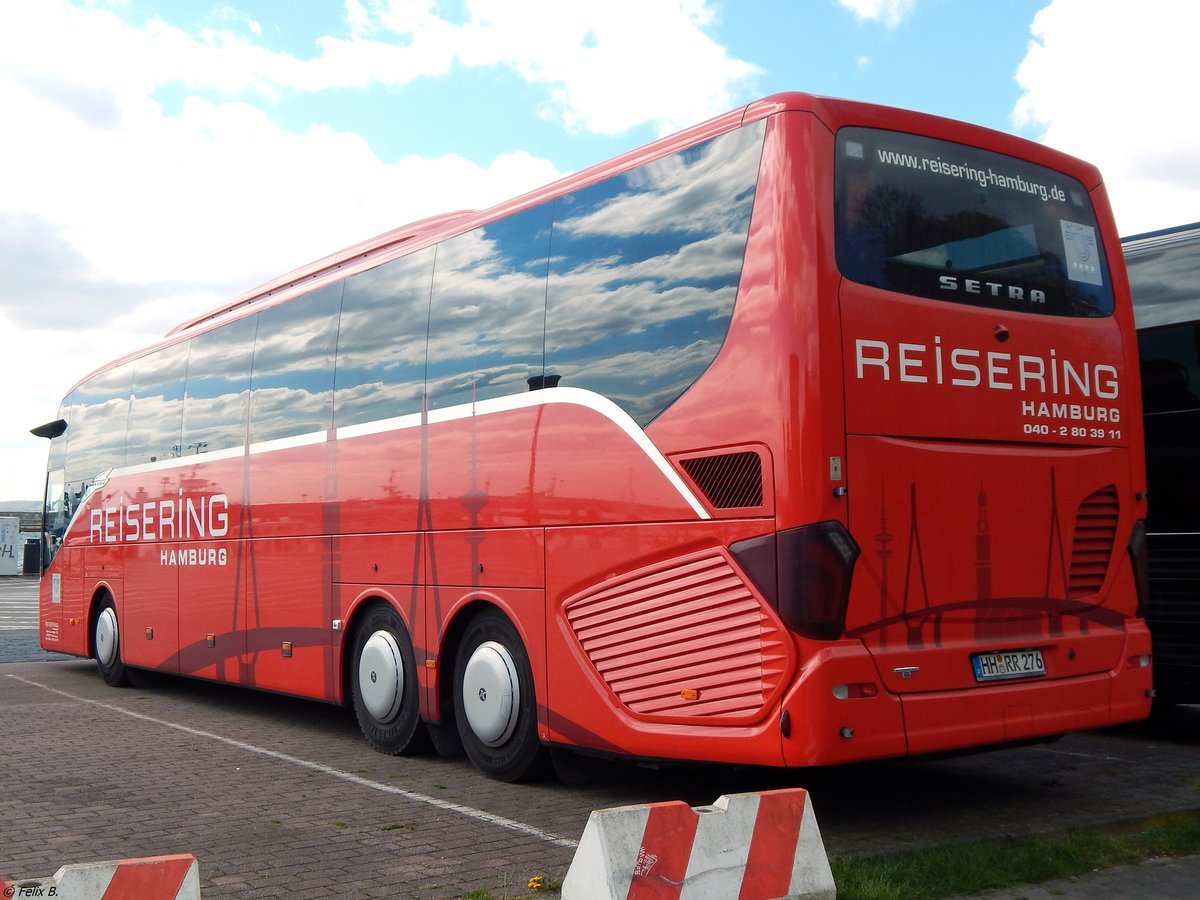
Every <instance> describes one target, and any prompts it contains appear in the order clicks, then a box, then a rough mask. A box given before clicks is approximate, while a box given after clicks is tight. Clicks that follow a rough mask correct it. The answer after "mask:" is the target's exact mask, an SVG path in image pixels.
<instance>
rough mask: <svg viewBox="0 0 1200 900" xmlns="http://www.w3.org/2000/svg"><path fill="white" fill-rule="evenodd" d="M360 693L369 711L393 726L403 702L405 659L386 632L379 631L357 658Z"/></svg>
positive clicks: (364, 646)
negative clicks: (392, 723) (392, 722)
mask: <svg viewBox="0 0 1200 900" xmlns="http://www.w3.org/2000/svg"><path fill="white" fill-rule="evenodd" d="M358 689H359V691H361V692H362V698H363V703H364V704H365V705H366V707H367V710H368V711H369V712H370V713H371V715H373V716H374V717H375V718H376V719H378V720H379V721H381V722H390V721H391V720H392V719H393V718H395V716H396V713H398V712H399V711H400V704H401V703H403V702H404V657H403V656H401V655H400V645H399V644H397V643H396V639H395V638H394V637H393V636H392V635H391V633H389V632H387V631H377V632H375V633H374V634H373V635H371V636H370V637H369V638H367V642H366V643H365V644H364V645H363V649H362V654H361V655H360V656H359V657H358Z"/></svg>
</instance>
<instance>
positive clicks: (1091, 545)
mask: <svg viewBox="0 0 1200 900" xmlns="http://www.w3.org/2000/svg"><path fill="white" fill-rule="evenodd" d="M1120 511H1121V509H1120V502H1119V501H1118V500H1117V488H1116V486H1115V485H1111V484H1110V485H1108V486H1107V487H1103V488H1101V489H1100V490H1098V491H1096V492H1095V493H1094V494H1091V495H1090V496H1088V497H1085V498H1084V499H1083V502H1082V503H1080V504H1079V512H1078V513H1077V514H1076V516H1075V541H1074V543H1073V544H1072V545H1071V574H1070V579H1069V583H1068V589H1067V593H1068V596H1069V598H1070V599H1072V600H1076V599H1078V598H1080V597H1088V596H1090V595H1092V594H1095V593H1098V592H1099V590H1100V587H1101V586H1102V585H1103V584H1104V576H1105V575H1106V574H1107V573H1108V564H1109V561H1110V560H1111V559H1112V553H1113V545H1114V544H1115V543H1116V539H1117V517H1118V515H1119V514H1120Z"/></svg>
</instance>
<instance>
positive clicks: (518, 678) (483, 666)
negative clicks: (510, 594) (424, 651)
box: [454, 609, 549, 781]
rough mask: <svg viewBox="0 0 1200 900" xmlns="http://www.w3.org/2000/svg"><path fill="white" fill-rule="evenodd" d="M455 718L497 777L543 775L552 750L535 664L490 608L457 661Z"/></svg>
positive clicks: (481, 764)
mask: <svg viewBox="0 0 1200 900" xmlns="http://www.w3.org/2000/svg"><path fill="white" fill-rule="evenodd" d="M454 718H455V721H456V722H457V724H458V733H459V736H460V737H461V738H462V743H463V749H464V750H466V751H467V756H468V757H470V759H471V762H472V763H474V764H475V767H476V768H478V769H479V770H480V771H481V772H483V773H484V774H485V775H487V776H488V777H489V778H494V779H496V780H497V781H522V780H529V779H531V778H534V777H538V776H540V775H542V774H543V773H544V772H545V770H546V768H547V763H548V760H549V755H548V753H547V752H546V750H545V748H544V747H542V745H541V742H540V741H539V740H538V724H537V697H536V696H535V694H534V690H533V669H532V668H531V667H530V665H529V654H528V653H526V652H525V645H524V644H522V643H521V638H520V635H518V634H517V629H516V628H515V627H514V626H513V624H512V622H510V621H509V620H508V619H507V618H506V617H505V616H504V614H503V613H501V612H500V611H499V610H496V609H487V610H484V611H483V612H481V613H479V614H478V615H477V616H475V618H474V619H472V620H471V622H470V623H469V624H468V625H467V628H466V631H465V632H464V633H463V637H462V642H461V643H460V644H459V647H458V652H457V654H456V657H455V662H454Z"/></svg>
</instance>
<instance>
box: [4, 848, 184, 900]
mask: <svg viewBox="0 0 1200 900" xmlns="http://www.w3.org/2000/svg"><path fill="white" fill-rule="evenodd" d="M0 885H3V886H4V889H5V897H9V896H11V897H54V898H55V900H200V867H199V865H198V864H197V863H196V857H194V856H192V855H191V854H190V853H179V854H174V855H171V856H148V857H143V858H141V859H118V860H110V861H107V862H93V863H75V864H72V865H69V866H63V867H62V868H61V869H59V870H58V871H57V872H55V873H54V875H53V876H52V877H51V878H44V879H34V880H26V881H9V882H8V883H7V884H4V883H3V880H0ZM10 891H11V893H9V892H10Z"/></svg>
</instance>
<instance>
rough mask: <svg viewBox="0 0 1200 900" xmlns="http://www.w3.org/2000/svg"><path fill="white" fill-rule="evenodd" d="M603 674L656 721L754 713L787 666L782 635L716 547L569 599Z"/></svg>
mask: <svg viewBox="0 0 1200 900" xmlns="http://www.w3.org/2000/svg"><path fill="white" fill-rule="evenodd" d="M563 610H564V612H565V614H566V619H567V623H568V625H569V626H570V629H571V631H572V633H573V634H574V636H575V639H576V640H577V641H578V642H579V646H580V648H581V649H582V650H583V653H584V654H585V655H586V656H587V658H588V660H589V661H590V662H591V664H592V666H593V667H594V668H595V670H596V673H597V674H598V675H599V676H600V678H601V679H602V680H603V681H604V683H605V684H607V685H608V687H609V689H610V690H611V691H612V692H613V694H614V695H615V696H616V698H617V700H618V701H619V702H620V703H621V704H622V705H623V706H625V707H626V709H628V710H630V711H631V712H634V713H636V714H638V715H641V716H643V717H645V718H648V719H654V720H659V721H669V722H670V721H673V722H686V721H693V722H695V721H715V722H722V723H726V724H732V723H733V722H736V721H739V720H740V721H752V720H755V719H757V718H758V717H760V716H761V715H762V710H763V708H764V707H765V706H766V705H767V704H768V703H769V702H770V701H771V700H772V699H773V697H774V696H775V695H776V694H777V692H778V691H779V690H780V688H781V685H782V681H783V677H784V675H785V674H786V671H787V669H788V667H789V655H788V649H787V643H786V641H785V640H784V634H783V632H782V630H781V628H780V627H779V625H778V623H777V622H776V621H775V620H774V619H773V618H772V617H770V616H769V615H768V614H767V612H766V610H765V608H764V607H763V605H762V604H761V603H760V601H759V600H758V599H757V598H756V597H755V595H754V594H753V593H752V592H751V590H750V589H749V588H748V587H747V585H746V583H745V582H744V581H743V580H742V579H741V577H740V576H739V575H738V573H737V572H736V571H735V569H734V568H733V566H732V564H731V563H730V560H729V559H728V557H727V556H726V555H725V554H724V553H723V552H722V551H719V550H709V551H702V552H700V553H697V554H692V555H689V556H686V557H681V558H678V559H674V560H670V561H668V562H665V563H662V564H659V565H656V566H652V567H649V568H646V569H641V570H638V571H635V572H631V573H629V574H627V575H624V576H619V577H617V578H615V579H611V580H608V581H605V582H603V583H602V584H599V585H596V586H595V587H593V588H590V589H589V590H587V591H584V592H583V593H581V594H578V595H576V596H575V597H572V598H571V599H570V600H568V601H567V602H566V603H564V604H563Z"/></svg>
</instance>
